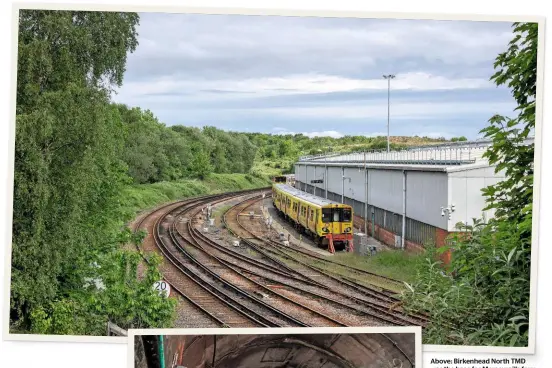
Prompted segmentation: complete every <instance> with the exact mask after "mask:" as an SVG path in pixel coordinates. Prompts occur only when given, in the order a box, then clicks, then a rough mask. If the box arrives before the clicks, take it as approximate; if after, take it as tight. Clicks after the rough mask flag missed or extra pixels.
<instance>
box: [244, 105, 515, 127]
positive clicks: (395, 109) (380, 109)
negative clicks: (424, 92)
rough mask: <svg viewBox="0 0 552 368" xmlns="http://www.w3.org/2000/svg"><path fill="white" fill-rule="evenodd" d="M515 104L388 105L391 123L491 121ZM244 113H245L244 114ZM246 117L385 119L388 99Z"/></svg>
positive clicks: (269, 110) (271, 111) (274, 110)
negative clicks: (463, 118)
mask: <svg viewBox="0 0 552 368" xmlns="http://www.w3.org/2000/svg"><path fill="white" fill-rule="evenodd" d="M514 107H515V105H514V104H513V103H510V102H494V103H489V102H484V101H482V102H440V103H438V102H435V103H433V102H420V103H412V102H394V103H392V104H391V114H390V118H391V122H392V121H393V120H398V119H400V120H419V119H438V118H441V119H443V124H446V123H447V119H448V118H449V117H451V116H452V117H457V116H461V115H471V114H479V113H483V114H486V115H488V117H489V118H490V117H491V116H492V115H494V114H506V115H508V114H509V115H511V114H512V112H513V109H514ZM244 112H245V111H244ZM247 113H249V114H255V113H260V114H277V115H280V116H284V117H288V118H292V117H293V118H300V117H304V118H315V119H381V120H382V121H385V120H386V119H387V100H385V101H383V100H376V101H374V100H372V101H369V102H367V103H365V104H362V105H360V104H354V105H353V104H348V105H336V106H313V107H296V108H291V107H286V108H265V109H250V110H247Z"/></svg>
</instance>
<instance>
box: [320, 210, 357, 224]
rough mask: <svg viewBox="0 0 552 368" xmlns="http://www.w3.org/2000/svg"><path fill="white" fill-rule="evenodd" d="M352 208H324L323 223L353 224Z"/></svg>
mask: <svg viewBox="0 0 552 368" xmlns="http://www.w3.org/2000/svg"><path fill="white" fill-rule="evenodd" d="M351 217H352V211H351V209H350V208H323V209H322V222H351Z"/></svg>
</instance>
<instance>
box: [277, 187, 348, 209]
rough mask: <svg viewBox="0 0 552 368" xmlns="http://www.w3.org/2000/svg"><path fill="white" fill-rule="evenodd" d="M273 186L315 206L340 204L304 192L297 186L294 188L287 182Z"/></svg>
mask: <svg viewBox="0 0 552 368" xmlns="http://www.w3.org/2000/svg"><path fill="white" fill-rule="evenodd" d="M274 186H275V187H277V188H278V189H280V190H281V191H283V192H286V193H289V194H291V195H293V196H294V197H297V198H299V199H302V200H303V201H305V202H310V203H312V204H315V205H317V206H328V205H332V204H341V203H339V202H336V201H332V200H329V199H326V198H322V197H318V196H315V195H313V194H309V193H305V192H303V191H302V190H299V189H297V188H294V187H292V186H289V185H287V184H275V185H274Z"/></svg>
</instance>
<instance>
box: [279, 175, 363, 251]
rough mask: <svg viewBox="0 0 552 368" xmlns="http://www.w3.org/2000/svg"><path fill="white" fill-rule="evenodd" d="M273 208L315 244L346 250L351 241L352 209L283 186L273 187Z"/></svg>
mask: <svg viewBox="0 0 552 368" xmlns="http://www.w3.org/2000/svg"><path fill="white" fill-rule="evenodd" d="M272 201H273V204H274V207H276V208H277V209H278V211H279V212H280V213H281V214H282V215H283V216H284V217H285V218H286V219H287V220H289V221H291V222H292V223H293V224H294V225H295V227H296V228H297V229H298V230H300V231H302V232H304V233H306V234H307V235H308V236H310V237H311V238H312V239H313V240H314V241H315V242H316V243H317V244H319V245H321V246H327V247H328V248H329V249H330V250H331V251H333V250H334V249H335V250H342V249H347V246H348V245H352V241H353V209H352V208H351V206H349V205H346V204H342V203H338V202H335V201H330V200H328V199H325V198H321V197H317V196H314V195H312V194H308V193H305V192H303V191H300V190H299V189H296V188H293V187H291V186H289V185H286V184H279V183H274V184H273V185H272Z"/></svg>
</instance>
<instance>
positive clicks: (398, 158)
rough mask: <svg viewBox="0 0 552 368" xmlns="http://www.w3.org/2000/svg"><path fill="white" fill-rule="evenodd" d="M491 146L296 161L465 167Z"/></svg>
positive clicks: (478, 143) (441, 146) (453, 144)
mask: <svg viewBox="0 0 552 368" xmlns="http://www.w3.org/2000/svg"><path fill="white" fill-rule="evenodd" d="M532 143H534V137H531V138H528V139H526V140H525V141H524V142H523V144H532ZM491 144H492V141H490V140H478V141H471V142H447V143H446V144H438V145H424V146H416V147H409V148H404V149H400V150H394V151H390V152H387V150H371V151H363V152H351V153H329V154H318V155H311V156H302V157H300V158H299V162H327V163H362V162H366V163H377V164H425V165H464V164H471V163H475V162H478V161H481V160H484V157H483V155H484V153H485V152H486V151H487V148H488V147H489V146H490V145H491Z"/></svg>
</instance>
